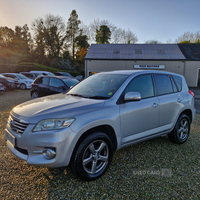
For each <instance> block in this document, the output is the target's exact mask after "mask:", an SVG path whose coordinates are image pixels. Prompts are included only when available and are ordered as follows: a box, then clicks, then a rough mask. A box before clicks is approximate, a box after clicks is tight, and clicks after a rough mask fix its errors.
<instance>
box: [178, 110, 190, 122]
mask: <svg viewBox="0 0 200 200" xmlns="http://www.w3.org/2000/svg"><path fill="white" fill-rule="evenodd" d="M182 114H185V115H187V116H188V117H189V120H190V123H192V121H193V118H192V111H191V110H190V109H187V110H184V111H182V112H181V113H180V115H179V117H180V116H181V115H182Z"/></svg>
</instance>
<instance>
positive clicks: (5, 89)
mask: <svg viewBox="0 0 200 200" xmlns="http://www.w3.org/2000/svg"><path fill="white" fill-rule="evenodd" d="M2 85H3V87H4V92H5V91H7V90H8V87H7V85H6V84H4V83H2Z"/></svg>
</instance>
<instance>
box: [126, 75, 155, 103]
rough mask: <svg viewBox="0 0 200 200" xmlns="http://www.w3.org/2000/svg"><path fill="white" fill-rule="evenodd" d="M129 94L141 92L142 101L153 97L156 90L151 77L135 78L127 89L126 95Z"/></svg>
mask: <svg viewBox="0 0 200 200" xmlns="http://www.w3.org/2000/svg"><path fill="white" fill-rule="evenodd" d="M128 92H139V93H140V94H141V98H142V99H143V98H148V97H153V96H154V89H153V82H152V77H151V75H149V74H148V75H142V76H138V77H136V78H134V79H133V80H132V81H131V82H130V83H129V85H128V86H127V88H126V89H125V94H126V93H128Z"/></svg>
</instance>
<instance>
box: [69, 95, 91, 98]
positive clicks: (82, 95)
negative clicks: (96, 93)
mask: <svg viewBox="0 0 200 200" xmlns="http://www.w3.org/2000/svg"><path fill="white" fill-rule="evenodd" d="M67 95H71V96H74V97H82V98H88V97H86V96H83V95H80V94H67Z"/></svg>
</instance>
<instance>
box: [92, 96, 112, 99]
mask: <svg viewBox="0 0 200 200" xmlns="http://www.w3.org/2000/svg"><path fill="white" fill-rule="evenodd" d="M88 98H89V99H109V97H104V96H91V97H88Z"/></svg>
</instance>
